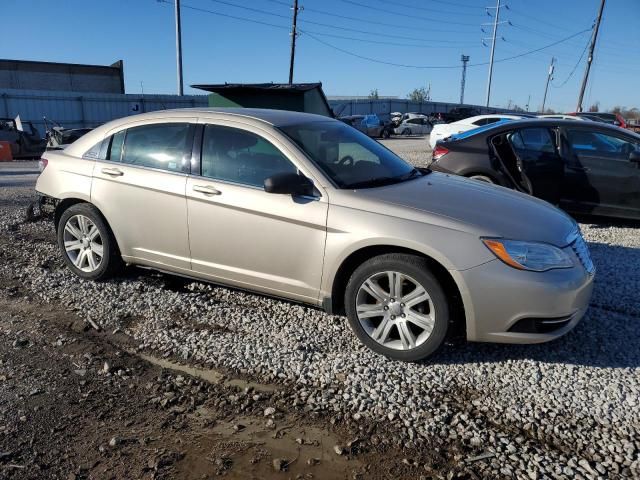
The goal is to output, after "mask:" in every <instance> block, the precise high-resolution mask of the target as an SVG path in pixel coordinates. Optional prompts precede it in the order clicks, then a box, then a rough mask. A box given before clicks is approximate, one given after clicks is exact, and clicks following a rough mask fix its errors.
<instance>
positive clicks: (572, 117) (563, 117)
mask: <svg viewBox="0 0 640 480" xmlns="http://www.w3.org/2000/svg"><path fill="white" fill-rule="evenodd" d="M538 118H555V119H556V120H591V119H590V118H587V117H578V116H576V115H564V114H562V113H555V114H553V113H551V114H548V115H538Z"/></svg>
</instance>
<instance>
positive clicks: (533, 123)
mask: <svg viewBox="0 0 640 480" xmlns="http://www.w3.org/2000/svg"><path fill="white" fill-rule="evenodd" d="M486 127H488V128H484V129H483V130H481V131H479V132H477V133H473V134H471V135H468V136H466V137H464V138H460V140H459V141H461V142H464V141H472V140H473V139H474V138H475V137H476V136H485V137H486V136H489V135H495V134H498V133H502V132H506V131H508V130H513V129H514V128H526V127H573V128H591V129H595V130H600V131H602V130H609V131H611V132H612V133H623V134H626V135H631V136H633V137H637V138H640V134H637V133H634V132H632V131H630V130H625V129H622V128H620V127H616V126H615V125H609V124H606V123H599V122H576V121H575V120H562V119H555V118H531V119H530V118H526V119H523V120H512V121H509V122H507V123H502V122H497V123H495V124H492V125H487V126H486ZM480 128H482V127H480ZM453 141H455V140H453ZM443 142H444V141H443Z"/></svg>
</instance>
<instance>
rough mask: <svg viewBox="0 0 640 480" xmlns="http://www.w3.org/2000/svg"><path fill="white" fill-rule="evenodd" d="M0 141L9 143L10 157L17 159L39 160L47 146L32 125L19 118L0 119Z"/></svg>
mask: <svg viewBox="0 0 640 480" xmlns="http://www.w3.org/2000/svg"><path fill="white" fill-rule="evenodd" d="M0 141H4V142H9V145H10V147H11V156H12V157H13V158H18V159H28V158H40V155H42V153H43V152H44V151H45V148H46V145H47V141H46V140H45V139H43V138H42V137H41V136H40V132H39V131H38V129H37V128H36V127H35V126H34V125H33V123H32V122H25V121H21V120H20V117H19V116H18V117H16V118H0Z"/></svg>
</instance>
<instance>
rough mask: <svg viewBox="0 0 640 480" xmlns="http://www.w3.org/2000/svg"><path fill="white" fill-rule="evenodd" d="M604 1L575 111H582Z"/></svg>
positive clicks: (601, 4) (602, 4)
mask: <svg viewBox="0 0 640 480" xmlns="http://www.w3.org/2000/svg"><path fill="white" fill-rule="evenodd" d="M604 1H605V0H602V2H601V3H600V10H599V11H598V19H597V20H596V25H595V28H594V30H593V36H592V37H591V45H589V56H588V57H587V68H586V70H585V71H584V78H583V79H582V87H580V95H579V96H578V106H577V107H576V111H578V112H581V111H582V100H583V99H584V91H585V89H586V88H587V80H588V79H589V71H590V70H591V62H593V50H594V49H595V48H596V39H597V38H598V30H600V21H601V20H602V12H603V10H604Z"/></svg>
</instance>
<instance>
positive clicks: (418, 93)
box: [407, 87, 428, 103]
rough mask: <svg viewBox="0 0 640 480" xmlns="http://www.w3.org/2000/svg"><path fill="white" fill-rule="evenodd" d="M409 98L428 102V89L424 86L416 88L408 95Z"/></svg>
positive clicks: (413, 100) (414, 100)
mask: <svg viewBox="0 0 640 480" xmlns="http://www.w3.org/2000/svg"><path fill="white" fill-rule="evenodd" d="M407 98H408V99H409V100H411V101H412V102H420V103H422V102H426V101H427V100H428V94H427V89H426V88H424V87H420V88H416V89H414V90H413V92H411V93H410V94H409V95H407Z"/></svg>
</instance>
